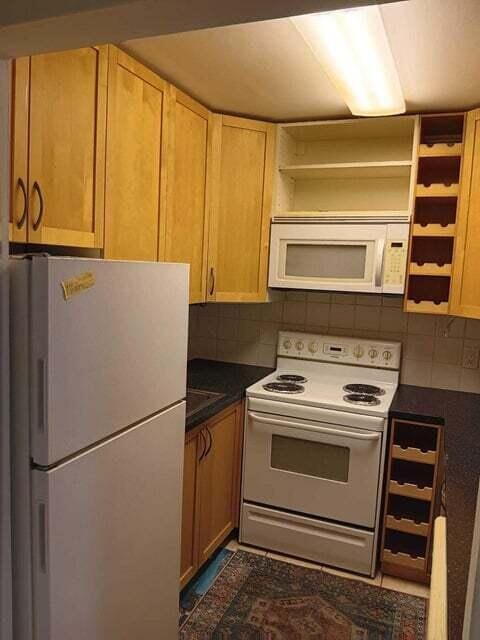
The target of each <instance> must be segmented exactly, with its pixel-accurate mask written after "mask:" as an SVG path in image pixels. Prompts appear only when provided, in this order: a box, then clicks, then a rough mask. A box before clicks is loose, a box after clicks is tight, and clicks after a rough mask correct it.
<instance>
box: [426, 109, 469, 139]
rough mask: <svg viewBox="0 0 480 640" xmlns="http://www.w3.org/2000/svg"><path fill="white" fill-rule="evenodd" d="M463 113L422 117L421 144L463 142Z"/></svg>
mask: <svg viewBox="0 0 480 640" xmlns="http://www.w3.org/2000/svg"><path fill="white" fill-rule="evenodd" d="M463 124H464V114H463V113H448V114H439V115H431V116H422V128H421V131H420V144H421V145H422V144H424V145H436V144H454V143H461V142H462V140H463Z"/></svg>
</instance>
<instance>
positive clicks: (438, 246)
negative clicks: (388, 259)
mask: <svg viewBox="0 0 480 640" xmlns="http://www.w3.org/2000/svg"><path fill="white" fill-rule="evenodd" d="M410 255H411V257H410V259H411V261H412V263H415V264H419V265H421V264H424V263H425V262H426V263H432V262H433V263H435V264H437V265H438V266H442V265H445V264H449V265H451V264H452V258H453V238H451V237H448V236H447V237H440V238H430V237H427V236H414V237H413V238H412V247H411V254H410Z"/></svg>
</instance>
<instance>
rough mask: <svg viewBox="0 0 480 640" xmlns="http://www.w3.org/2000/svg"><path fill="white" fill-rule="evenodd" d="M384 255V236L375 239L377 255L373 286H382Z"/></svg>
mask: <svg viewBox="0 0 480 640" xmlns="http://www.w3.org/2000/svg"><path fill="white" fill-rule="evenodd" d="M384 257H385V238H380V239H379V240H378V241H377V256H376V260H375V286H376V287H381V286H382V279H383V262H384Z"/></svg>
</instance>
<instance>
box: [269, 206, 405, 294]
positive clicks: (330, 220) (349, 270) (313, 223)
mask: <svg viewBox="0 0 480 640" xmlns="http://www.w3.org/2000/svg"><path fill="white" fill-rule="evenodd" d="M408 236H409V216H408V215H402V214H399V215H390V216H381V215H368V216H367V215H365V216H363V215H362V216H359V215H354V216H344V217H338V216H319V217H315V218H287V217H285V218H281V217H276V218H273V220H272V225H271V236H270V265H269V276H268V285H269V286H270V287H274V288H282V289H285V288H287V289H314V290H315V289H316V290H324V291H358V292H363V293H396V294H402V293H403V292H404V290H405V271H406V264H407V253H408Z"/></svg>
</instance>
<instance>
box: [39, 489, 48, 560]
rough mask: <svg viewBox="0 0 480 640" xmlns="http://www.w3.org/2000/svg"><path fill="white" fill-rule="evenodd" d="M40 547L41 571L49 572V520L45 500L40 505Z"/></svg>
mask: <svg viewBox="0 0 480 640" xmlns="http://www.w3.org/2000/svg"><path fill="white" fill-rule="evenodd" d="M38 549H39V554H38V557H39V560H40V571H41V572H42V573H47V521H46V513H45V503H43V502H41V503H40V504H39V505H38Z"/></svg>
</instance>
